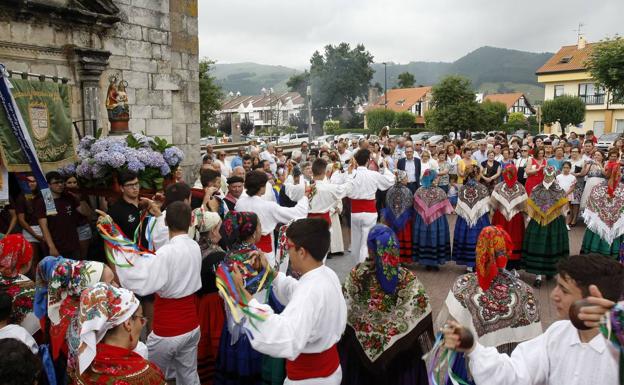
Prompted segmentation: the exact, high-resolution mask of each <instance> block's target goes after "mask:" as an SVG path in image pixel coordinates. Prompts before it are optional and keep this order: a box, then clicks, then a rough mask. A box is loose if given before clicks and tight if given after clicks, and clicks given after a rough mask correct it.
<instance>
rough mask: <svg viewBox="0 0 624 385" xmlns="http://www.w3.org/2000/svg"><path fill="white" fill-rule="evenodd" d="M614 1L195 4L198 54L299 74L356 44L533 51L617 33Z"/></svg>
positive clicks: (421, 54)
mask: <svg viewBox="0 0 624 385" xmlns="http://www.w3.org/2000/svg"><path fill="white" fill-rule="evenodd" d="M623 13H624V3H623V2H622V0H602V1H588V0H567V1H564V0H556V1H555V0H524V1H508V0H437V1H434V2H431V1H424V0H394V1H381V0H359V1H358V0H308V1H304V0H255V1H254V0H227V1H209V0H202V1H200V4H199V39H200V55H201V56H205V57H209V58H211V59H215V60H217V61H218V62H223V63H232V62H244V61H249V62H257V63H265V64H281V65H286V66H291V67H297V68H304V67H307V66H308V65H309V59H310V56H311V55H312V53H313V52H314V51H315V50H322V49H323V46H324V45H326V44H330V43H331V44H336V43H339V42H342V41H346V42H349V43H351V44H352V45H353V44H357V43H363V44H364V45H365V46H366V48H367V49H368V50H369V51H370V52H371V53H372V54H373V55H374V56H375V61H378V62H381V61H394V62H400V63H405V62H408V61H418V60H424V61H453V60H456V59H458V58H459V57H461V56H463V55H465V54H466V53H468V52H470V51H472V50H474V49H476V48H479V47H481V46H484V45H490V46H496V47H504V48H512V49H520V50H526V51H533V52H545V51H550V52H552V51H556V50H557V49H558V48H559V47H560V46H562V45H566V44H574V43H575V42H576V33H575V32H574V31H573V30H574V29H575V28H576V27H577V24H578V23H579V22H582V23H584V24H585V26H584V27H583V31H584V32H585V35H586V37H587V39H588V40H589V41H596V40H600V39H601V38H604V37H605V36H612V35H614V34H616V33H618V32H619V33H622V32H623V31H622V26H621V25H622V24H621V20H620V18H621V15H622V14H623Z"/></svg>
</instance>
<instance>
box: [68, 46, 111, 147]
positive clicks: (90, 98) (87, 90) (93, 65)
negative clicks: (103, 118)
mask: <svg viewBox="0 0 624 385" xmlns="http://www.w3.org/2000/svg"><path fill="white" fill-rule="evenodd" d="M110 55H111V53H110V52H109V51H104V50H99V49H93V48H79V47H76V48H74V56H75V60H76V63H77V64H78V77H79V80H80V88H81V90H82V113H83V119H85V122H84V127H85V134H86V135H95V131H94V130H96V129H97V127H99V126H100V124H99V122H97V121H98V119H99V118H100V108H101V106H102V105H103V104H102V103H103V102H102V101H101V100H100V77H101V75H102V72H103V71H104V70H105V69H106V68H107V67H108V58H109V57H110ZM94 121H95V122H96V123H95V127H94V125H93V122H94Z"/></svg>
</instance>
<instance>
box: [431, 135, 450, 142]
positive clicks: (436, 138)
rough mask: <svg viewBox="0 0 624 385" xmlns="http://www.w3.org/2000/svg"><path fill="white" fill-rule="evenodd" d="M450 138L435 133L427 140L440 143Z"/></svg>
mask: <svg viewBox="0 0 624 385" xmlns="http://www.w3.org/2000/svg"><path fill="white" fill-rule="evenodd" d="M448 140H449V138H448V136H446V135H434V136H432V137H430V138H429V139H427V142H429V143H433V144H438V143H440V142H444V141H448Z"/></svg>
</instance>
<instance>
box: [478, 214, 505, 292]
mask: <svg viewBox="0 0 624 385" xmlns="http://www.w3.org/2000/svg"><path fill="white" fill-rule="evenodd" d="M512 250H513V241H512V240H511V237H510V236H509V234H507V232H506V231H505V230H503V229H502V228H500V227H498V226H488V227H486V228H484V229H483V230H481V234H479V240H478V241H477V249H476V252H477V261H476V265H477V280H478V281H479V286H480V287H481V289H483V290H487V289H489V288H490V285H491V284H492V281H493V280H494V278H495V277H496V276H497V275H498V270H499V269H504V268H505V266H506V265H507V260H508V259H509V257H510V256H511V253H512Z"/></svg>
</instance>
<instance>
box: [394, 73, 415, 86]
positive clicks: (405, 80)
mask: <svg viewBox="0 0 624 385" xmlns="http://www.w3.org/2000/svg"><path fill="white" fill-rule="evenodd" d="M415 83H416V78H414V75H412V74H411V73H409V72H403V73H402V74H399V82H398V84H397V87H398V88H410V87H414V84H415Z"/></svg>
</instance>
